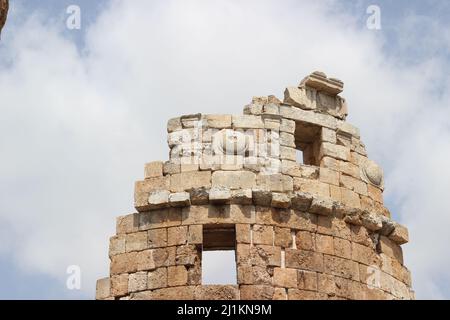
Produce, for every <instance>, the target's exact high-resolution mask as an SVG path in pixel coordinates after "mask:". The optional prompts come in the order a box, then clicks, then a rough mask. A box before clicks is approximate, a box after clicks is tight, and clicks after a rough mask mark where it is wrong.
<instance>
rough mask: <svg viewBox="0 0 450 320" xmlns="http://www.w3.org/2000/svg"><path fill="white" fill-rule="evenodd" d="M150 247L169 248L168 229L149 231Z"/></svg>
mask: <svg viewBox="0 0 450 320" xmlns="http://www.w3.org/2000/svg"><path fill="white" fill-rule="evenodd" d="M147 232H148V234H147V237H148V247H149V248H150V249H152V248H161V247H165V246H167V229H166V228H161V229H152V230H148V231H147Z"/></svg>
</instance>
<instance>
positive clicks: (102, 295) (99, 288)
mask: <svg viewBox="0 0 450 320" xmlns="http://www.w3.org/2000/svg"><path fill="white" fill-rule="evenodd" d="M109 297H111V279H110V278H103V279H99V280H97V285H96V289H95V299H97V300H103V299H108V298H109Z"/></svg>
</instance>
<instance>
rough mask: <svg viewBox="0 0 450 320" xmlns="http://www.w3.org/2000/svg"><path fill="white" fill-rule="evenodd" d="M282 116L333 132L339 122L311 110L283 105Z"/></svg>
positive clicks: (329, 116)
mask: <svg viewBox="0 0 450 320" xmlns="http://www.w3.org/2000/svg"><path fill="white" fill-rule="evenodd" d="M280 115H281V116H282V117H284V118H287V119H290V120H296V121H301V122H306V123H310V124H313V125H317V126H321V127H326V128H330V129H333V130H335V129H336V128H337V120H336V118H335V117H333V116H331V115H327V114H321V113H317V112H314V111H311V110H302V109H299V108H296V107H293V106H289V105H281V106H280Z"/></svg>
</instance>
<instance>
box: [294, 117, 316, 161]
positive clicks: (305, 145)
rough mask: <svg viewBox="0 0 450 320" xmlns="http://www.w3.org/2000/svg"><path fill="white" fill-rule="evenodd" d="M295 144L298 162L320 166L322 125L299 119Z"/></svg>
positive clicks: (296, 126)
mask: <svg viewBox="0 0 450 320" xmlns="http://www.w3.org/2000/svg"><path fill="white" fill-rule="evenodd" d="M294 135H295V146H296V149H297V162H299V163H300V164H305V165H312V166H319V149H320V127H319V126H316V125H313V124H310V123H304V122H301V121H297V122H296V125H295V133H294Z"/></svg>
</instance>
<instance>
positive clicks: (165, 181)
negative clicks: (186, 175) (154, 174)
mask: <svg viewBox="0 0 450 320" xmlns="http://www.w3.org/2000/svg"><path fill="white" fill-rule="evenodd" d="M167 189H169V178H168V176H167V177H159V178H148V179H146V180H144V181H136V183H135V187H134V206H135V208H136V210H138V211H139V210H140V211H145V210H147V209H148V205H149V204H148V197H149V194H150V192H152V191H158V190H167Z"/></svg>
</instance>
